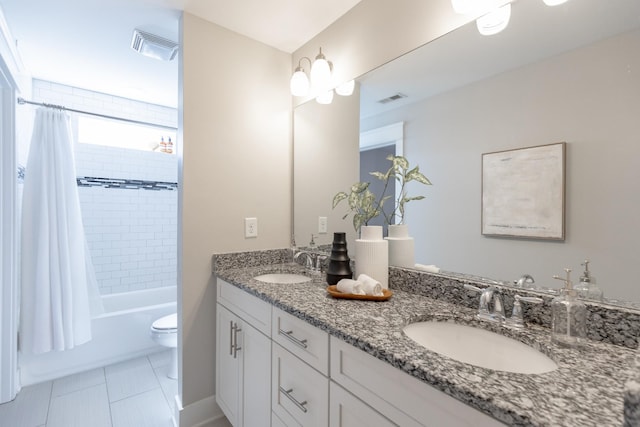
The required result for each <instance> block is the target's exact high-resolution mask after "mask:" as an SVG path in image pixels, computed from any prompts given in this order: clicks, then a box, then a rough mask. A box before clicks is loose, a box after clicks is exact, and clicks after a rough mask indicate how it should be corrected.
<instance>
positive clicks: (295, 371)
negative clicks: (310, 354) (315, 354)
mask: <svg viewBox="0 0 640 427" xmlns="http://www.w3.org/2000/svg"><path fill="white" fill-rule="evenodd" d="M272 351H273V355H272V363H273V366H272V370H271V373H272V377H271V382H272V386H271V387H272V388H271V396H272V400H271V410H272V411H273V412H274V413H275V414H276V415H277V416H278V418H280V420H281V421H282V422H284V424H285V425H287V426H305V427H315V426H322V427H326V426H327V425H328V422H329V411H328V408H329V379H328V378H327V377H325V376H324V375H322V374H320V373H319V372H318V371H316V370H314V369H312V368H311V367H310V366H309V365H307V364H305V363H304V362H303V361H301V360H300V359H298V358H297V357H295V356H294V355H293V354H291V353H289V352H288V351H287V350H285V349H284V348H282V347H280V346H279V345H278V344H273V346H272Z"/></svg>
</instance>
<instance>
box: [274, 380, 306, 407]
mask: <svg viewBox="0 0 640 427" xmlns="http://www.w3.org/2000/svg"><path fill="white" fill-rule="evenodd" d="M292 391H293V389H292V388H290V389H289V390H285V389H284V388H283V387H282V386H280V392H281V393H283V394H284V395H285V396H287V397H288V398H289V400H291V401H292V402H293V404H294V405H296V406H297V407H298V409H300V410H301V411H302V412H304V413H306V412H307V408H305V407H304V405H306V404H307V401H306V400H305V401H304V402H298V400H297V399H296V398H295V397H293V396H292V395H291V392H292Z"/></svg>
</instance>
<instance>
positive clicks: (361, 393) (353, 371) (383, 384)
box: [330, 337, 504, 427]
mask: <svg viewBox="0 0 640 427" xmlns="http://www.w3.org/2000/svg"><path fill="white" fill-rule="evenodd" d="M330 345H331V361H330V365H331V381H332V382H334V381H335V382H336V383H337V384H339V385H340V386H342V387H343V388H344V389H346V390H348V391H349V392H351V393H352V394H353V395H355V396H356V397H357V398H359V399H360V400H361V401H363V402H366V404H367V407H363V409H367V410H368V411H369V412H371V414H370V415H371V416H374V415H380V416H383V417H384V419H388V420H389V421H390V422H391V423H392V424H389V425H399V426H402V427H405V426H407V427H409V426H411V427H414V426H415V427H419V426H452V427H453V426H456V427H457V426H469V427H498V426H504V424H502V423H501V422H499V421H497V420H496V419H494V418H491V417H489V416H487V415H485V414H483V413H482V412H480V411H478V410H476V409H474V408H472V407H470V406H468V405H465V404H464V403H462V402H460V401H459V400H457V399H454V398H453V397H450V396H448V395H446V394H444V393H443V392H441V391H439V390H437V389H435V388H433V387H431V386H430V385H428V384H425V383H424V382H422V381H420V380H418V379H417V378H413V377H412V376H410V375H409V374H407V373H405V372H402V371H400V370H398V369H396V368H394V367H393V366H391V365H389V364H388V363H385V362H383V361H381V360H379V359H376V358H375V357H373V356H371V355H370V354H367V353H365V352H364V351H362V350H359V349H357V348H355V347H353V346H352V345H350V344H347V343H346V342H344V341H342V340H339V339H337V338H335V337H331V342H330ZM332 390H333V388H332ZM333 397H334V396H333V395H332V399H333ZM336 407H337V404H336V403H332V409H334V408H336ZM343 407H344V408H343V409H342V411H343V412H344V411H346V410H349V411H351V412H352V414H351V415H350V416H351V417H352V418H353V417H354V416H355V415H354V414H353V408H352V407H350V406H349V405H347V404H344V405H343ZM373 408H375V413H373V412H374V409H373ZM376 413H377V414H376ZM334 419H335V414H332V424H331V425H332V426H334V425H335V426H339V425H345V426H351V425H354V426H358V425H360V424H357V423H352V424H344V423H343V424H336V423H334V422H333V420H334ZM375 425H378V424H375ZM380 425H387V424H384V423H382V424H380Z"/></svg>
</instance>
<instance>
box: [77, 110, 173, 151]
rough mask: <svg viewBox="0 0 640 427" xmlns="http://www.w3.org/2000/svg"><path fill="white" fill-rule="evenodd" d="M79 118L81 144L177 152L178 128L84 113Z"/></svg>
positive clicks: (79, 140)
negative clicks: (166, 127) (129, 121)
mask: <svg viewBox="0 0 640 427" xmlns="http://www.w3.org/2000/svg"><path fill="white" fill-rule="evenodd" d="M77 119H78V142H79V143H80V144H95V145H107V146H110V147H121V148H129V149H132V150H143V151H161V152H167V153H173V154H175V152H176V148H175V141H176V131H175V130H170V129H165V128H160V127H155V126H153V125H141V124H136V123H127V122H122V121H118V120H112V119H104V118H98V117H89V116H82V115H79V116H78V117H77Z"/></svg>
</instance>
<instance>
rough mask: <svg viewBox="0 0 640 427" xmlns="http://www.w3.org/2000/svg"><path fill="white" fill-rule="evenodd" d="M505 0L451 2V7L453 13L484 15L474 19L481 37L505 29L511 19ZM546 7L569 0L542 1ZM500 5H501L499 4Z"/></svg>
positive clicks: (459, 0) (452, 0)
mask: <svg viewBox="0 0 640 427" xmlns="http://www.w3.org/2000/svg"><path fill="white" fill-rule="evenodd" d="M512 1H513V0H510V1H509V2H508V3H505V0H451V6H452V7H453V11H454V12H455V13H459V14H461V15H471V14H479V13H483V12H487V11H488V12H487V13H485V14H484V15H483V16H481V17H480V18H478V19H476V25H477V27H478V31H479V32H480V34H482V35H483V36H491V35H493V34H498V33H499V32H500V31H502V30H504V29H505V28H507V25H509V20H510V19H511V2H512ZM542 1H543V2H544V4H546V5H547V6H557V5H559V4H562V3H566V2H567V1H569V0H542ZM501 3H502V4H501Z"/></svg>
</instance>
